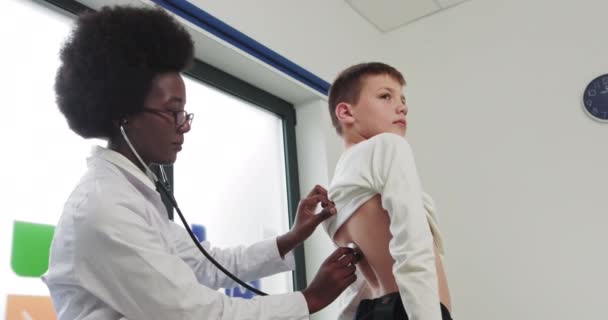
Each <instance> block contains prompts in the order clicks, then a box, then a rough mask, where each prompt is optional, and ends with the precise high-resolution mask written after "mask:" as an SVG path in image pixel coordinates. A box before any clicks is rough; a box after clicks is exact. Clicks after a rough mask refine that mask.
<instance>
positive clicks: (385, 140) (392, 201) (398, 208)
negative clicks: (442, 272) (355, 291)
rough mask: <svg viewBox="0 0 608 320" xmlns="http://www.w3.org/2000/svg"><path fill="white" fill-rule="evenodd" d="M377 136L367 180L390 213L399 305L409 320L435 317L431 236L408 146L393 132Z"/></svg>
mask: <svg viewBox="0 0 608 320" xmlns="http://www.w3.org/2000/svg"><path fill="white" fill-rule="evenodd" d="M377 138H378V139H377V141H376V142H375V144H374V146H373V150H372V158H371V168H372V169H371V177H370V178H371V179H370V180H371V183H372V185H373V186H372V188H373V189H375V191H376V192H378V193H380V194H381V198H382V206H383V208H384V209H386V210H387V212H388V215H389V217H390V232H391V234H392V236H393V238H392V239H391V241H390V242H389V251H390V253H391V256H392V257H393V259H394V260H395V263H394V265H393V274H394V276H395V280H396V282H397V285H398V287H399V293H400V295H401V299H402V301H403V305H404V306H405V310H406V312H407V314H408V316H409V319H410V320H430V319H432V320H440V319H441V311H440V304H439V293H438V290H439V289H438V284H437V273H436V268H435V256H434V252H433V237H432V234H431V231H430V229H429V225H428V222H427V218H426V214H425V211H424V207H423V203H422V191H421V186H420V179H419V177H418V173H417V170H416V165H415V162H414V156H413V153H412V150H411V148H410V146H409V144H408V143H407V141H406V140H405V139H403V138H402V137H400V136H398V135H395V134H382V135H381V136H377Z"/></svg>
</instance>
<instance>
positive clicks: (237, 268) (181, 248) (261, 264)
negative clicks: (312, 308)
mask: <svg viewBox="0 0 608 320" xmlns="http://www.w3.org/2000/svg"><path fill="white" fill-rule="evenodd" d="M171 228H172V232H173V233H174V237H175V238H176V244H175V246H176V248H177V250H178V253H177V254H178V255H179V256H180V257H181V258H182V260H184V261H185V262H186V263H187V264H188V265H189V266H190V268H191V269H192V270H194V273H195V274H196V277H197V279H198V281H199V282H200V283H201V284H204V285H206V286H208V287H211V288H215V289H217V288H231V287H234V286H236V285H237V284H236V282H234V281H233V280H232V279H230V278H229V277H228V276H226V275H225V274H224V273H223V272H221V271H220V270H219V269H218V268H217V267H216V266H215V265H213V264H212V263H211V262H210V261H209V259H207V257H205V256H204V255H203V254H202V253H201V252H200V251H199V249H198V247H196V245H195V244H194V243H193V241H192V239H191V238H190V236H189V235H188V233H187V231H186V230H185V229H184V228H182V227H181V226H180V225H178V224H176V223H171ZM201 245H202V246H203V248H204V249H205V250H206V251H207V252H208V253H209V254H210V255H211V256H212V257H213V259H215V260H216V261H217V262H219V263H220V264H221V265H222V266H223V267H224V268H226V269H227V270H228V271H230V272H232V274H234V275H236V276H237V277H238V278H240V279H241V280H243V281H251V280H255V279H259V278H263V277H266V276H270V275H273V274H277V273H279V272H285V271H290V270H293V269H294V268H295V260H294V257H293V253H292V252H289V253H287V254H286V255H285V257H284V258H281V255H280V253H279V248H278V245H277V240H276V239H268V240H264V241H261V242H258V243H256V244H253V245H250V246H238V247H234V248H212V247H211V244H210V243H209V242H207V241H203V242H201Z"/></svg>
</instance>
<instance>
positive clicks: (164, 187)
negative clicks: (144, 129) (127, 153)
mask: <svg viewBox="0 0 608 320" xmlns="http://www.w3.org/2000/svg"><path fill="white" fill-rule="evenodd" d="M123 124H124V122H123V123H121V124H120V133H121V134H122V136H123V138H124V139H125V141H126V142H127V145H128V146H129V149H131V152H133V154H134V155H135V157H136V158H137V160H138V161H139V162H140V163H141V165H142V166H143V167H144V168H145V173H146V175H147V176H148V177H149V178H150V179H151V180H152V182H154V184H155V185H156V189H157V190H158V191H159V192H162V193H164V194H165V196H167V198H168V199H169V201H170V202H171V205H172V206H173V208H175V210H176V211H177V214H178V215H179V218H180V220H181V221H182V224H183V225H184V227H185V228H186V231H188V234H189V235H190V238H191V239H192V241H193V242H194V244H195V245H196V247H197V248H198V249H199V250H200V251H201V253H202V254H203V255H204V256H205V257H207V259H209V261H211V263H213V264H214V265H215V266H216V267H217V268H218V269H220V271H222V272H223V273H224V274H225V275H227V276H228V277H230V278H231V279H232V280H234V281H235V282H236V283H238V284H239V285H241V286H243V287H244V288H246V289H247V290H249V291H251V292H254V293H255V294H257V295H260V296H266V295H268V294H267V293H265V292H263V291H260V290H258V289H256V288H254V287H252V286H250V285H248V284H247V283H245V282H244V281H243V280H241V279H239V278H238V277H237V276H235V275H234V274H232V273H231V272H230V271H228V270H226V268H224V267H223V266H222V265H221V264H220V263H219V262H217V261H215V259H213V257H211V255H210V254H209V253H208V252H207V250H205V248H203V246H202V245H201V244H200V243H199V242H198V239H197V238H196V236H195V235H194V232H192V229H190V224H189V223H188V221H186V218H184V215H183V214H182V211H181V210H180V209H179V206H178V205H177V201H176V200H175V197H174V196H173V193H172V192H171V191H170V189H171V186H170V185H169V181H168V179H167V175H166V173H165V169H164V167H163V166H162V165H159V168H160V175H161V179H158V177H157V176H156V174H154V172H152V170H150V168H149V167H148V166H147V165H146V163H145V162H144V161H143V160H142V159H141V157H140V156H139V154H138V153H137V151H135V147H133V145H132V144H131V141H130V140H129V138H128V137H127V133H126V132H125V129H124V128H123Z"/></svg>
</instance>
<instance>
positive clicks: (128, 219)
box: [73, 199, 308, 320]
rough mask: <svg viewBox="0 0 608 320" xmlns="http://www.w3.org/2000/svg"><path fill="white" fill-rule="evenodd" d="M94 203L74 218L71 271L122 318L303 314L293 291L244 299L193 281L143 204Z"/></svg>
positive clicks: (299, 298)
mask: <svg viewBox="0 0 608 320" xmlns="http://www.w3.org/2000/svg"><path fill="white" fill-rule="evenodd" d="M91 201H94V200H91ZM97 202H98V203H97V204H93V205H92V206H89V207H90V208H94V209H91V211H92V212H85V214H83V215H81V216H80V218H78V219H76V220H75V223H76V224H79V225H78V226H76V227H75V230H77V233H76V234H75V242H76V246H75V256H74V261H73V263H74V265H75V267H74V270H75V273H76V274H75V276H76V278H77V279H78V283H79V285H81V286H82V287H83V288H85V289H86V290H87V291H89V292H91V294H93V295H95V296H96V297H97V298H99V299H100V300H102V301H103V302H104V303H107V304H108V305H109V306H110V307H112V308H113V309H114V310H116V311H117V312H119V313H121V314H122V315H123V316H124V317H125V318H127V319H129V320H140V319H141V320H144V319H146V320H147V319H180V320H181V319H184V320H185V319H192V320H194V319H197V320H198V319H308V308H307V305H306V301H305V300H304V297H303V296H302V294H301V293H299V292H296V293H288V294H282V295H275V296H266V297H256V298H254V299H251V300H245V299H235V298H230V297H227V296H225V295H223V294H221V293H219V292H217V291H215V290H212V289H210V288H208V287H205V286H203V285H201V284H199V283H198V281H197V279H196V277H195V275H194V273H193V272H192V269H191V268H190V267H189V266H188V265H187V264H186V263H185V262H184V260H182V259H181V258H180V257H179V256H177V255H173V254H170V253H168V252H167V250H166V244H165V243H163V241H162V240H161V237H159V235H158V232H159V231H158V230H157V229H154V228H151V227H150V225H149V224H148V223H147V221H146V219H145V218H144V216H143V215H140V212H142V211H141V210H144V209H143V208H137V207H135V205H134V204H133V203H134V202H133V201H132V200H129V199H124V200H123V201H122V202H121V201H119V202H117V203H113V204H107V203H104V201H97ZM82 210H86V209H82Z"/></svg>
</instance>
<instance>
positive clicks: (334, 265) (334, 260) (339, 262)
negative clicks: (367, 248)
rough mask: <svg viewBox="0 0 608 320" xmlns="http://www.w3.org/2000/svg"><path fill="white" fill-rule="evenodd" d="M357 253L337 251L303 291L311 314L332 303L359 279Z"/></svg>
mask: <svg viewBox="0 0 608 320" xmlns="http://www.w3.org/2000/svg"><path fill="white" fill-rule="evenodd" d="M354 253H355V251H354V250H353V249H351V248H346V247H341V248H338V249H336V251H334V252H333V253H332V254H331V255H330V256H329V257H328V258H327V259H326V260H325V261H324V262H323V263H322V264H321V267H320V268H319V271H318V272H317V275H316V276H315V278H314V279H312V282H311V283H310V285H309V286H308V287H307V288H306V289H304V290H303V291H302V294H303V295H304V299H306V303H307V304H308V310H309V312H310V313H315V312H317V311H319V310H321V309H323V308H325V307H326V306H327V305H329V304H330V303H332V301H334V300H335V299H336V298H337V297H338V296H339V295H340V294H341V293H342V291H344V289H346V288H347V287H348V286H349V285H351V284H352V283H353V282H355V280H356V279H357V276H356V275H355V270H356V268H355V263H356V261H357V259H356V257H355V254H354Z"/></svg>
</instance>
